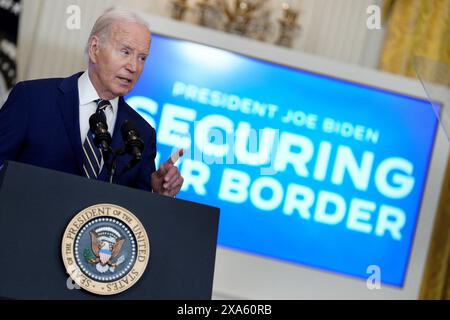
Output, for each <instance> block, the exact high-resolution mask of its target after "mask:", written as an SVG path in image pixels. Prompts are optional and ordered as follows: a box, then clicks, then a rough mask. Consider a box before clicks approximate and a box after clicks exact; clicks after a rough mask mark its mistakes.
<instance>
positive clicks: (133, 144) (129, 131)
mask: <svg viewBox="0 0 450 320" xmlns="http://www.w3.org/2000/svg"><path fill="white" fill-rule="evenodd" d="M120 131H121V133H122V139H123V141H124V143H125V151H126V152H127V153H128V154H130V155H132V156H133V158H134V160H137V161H139V160H141V159H142V151H143V150H144V142H143V141H142V139H141V138H140V135H139V131H138V130H137V128H136V126H135V124H134V123H133V122H132V121H128V120H125V122H124V123H123V124H122V127H121V128H120Z"/></svg>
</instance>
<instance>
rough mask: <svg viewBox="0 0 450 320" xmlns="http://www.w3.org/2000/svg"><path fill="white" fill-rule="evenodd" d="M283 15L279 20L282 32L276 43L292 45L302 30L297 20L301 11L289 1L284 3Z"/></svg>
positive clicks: (286, 45)
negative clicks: (294, 7)
mask: <svg viewBox="0 0 450 320" xmlns="http://www.w3.org/2000/svg"><path fill="white" fill-rule="evenodd" d="M282 9H283V16H282V18H281V19H279V20H278V22H279V24H280V33H279V36H278V39H277V40H276V42H275V44H277V45H281V46H285V47H292V45H293V42H294V39H295V37H296V36H297V35H298V33H299V30H300V24H299V23H298V22H297V18H298V16H299V13H300V11H299V10H295V9H293V8H292V7H291V6H290V5H289V4H288V3H286V2H284V3H283V4H282Z"/></svg>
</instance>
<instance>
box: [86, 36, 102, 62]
mask: <svg viewBox="0 0 450 320" xmlns="http://www.w3.org/2000/svg"><path fill="white" fill-rule="evenodd" d="M99 40H100V39H99V38H98V37H97V36H92V37H91V41H89V49H88V55H89V60H91V61H92V62H93V63H97V57H98V53H99V50H100V46H99Z"/></svg>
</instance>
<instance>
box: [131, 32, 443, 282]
mask: <svg viewBox="0 0 450 320" xmlns="http://www.w3.org/2000/svg"><path fill="white" fill-rule="evenodd" d="M126 100H127V102H128V103H129V104H130V105H131V106H132V107H133V108H134V109H135V110H137V111H138V112H139V113H140V114H141V115H142V116H143V117H144V118H145V119H146V120H147V121H148V122H149V123H150V124H151V125H152V126H154V127H155V129H156V131H157V138H158V157H157V165H158V163H159V161H160V160H166V159H167V158H169V156H170V154H171V153H172V152H173V151H174V150H176V149H177V148H184V149H185V156H184V157H183V159H182V161H181V162H180V164H179V168H180V171H181V173H182V175H183V177H184V179H185V181H184V185H183V188H182V191H181V192H180V194H179V198H182V199H186V200H190V201H195V202H199V203H204V204H208V205H212V206H215V207H219V208H220V209H221V215H220V226H219V239H218V244H219V245H221V246H224V247H227V248H232V249H235V250H239V251H244V252H248V253H251V254H256V255H260V256H264V257H270V258H274V259H279V260H281V261H287V262H290V263H295V264H299V265H302V266H307V267H311V268H316V269H320V270H324V271H329V272H334V273H338V274H341V275H346V276H351V277H356V278H360V279H367V277H368V273H367V270H368V268H370V267H371V266H376V267H379V270H380V271H381V282H382V283H384V284H388V285H392V286H397V287H402V286H403V282H404V279H405V275H406V271H407V266H408V260H409V255H410V252H411V247H412V243H413V238H414V233H415V228H416V224H417V220H418V215H419V211H420V206H421V201H422V195H423V192H424V187H425V181H426V177H427V171H428V167H429V162H430V157H431V153H432V148H433V143H434V139H435V134H436V128H437V120H436V118H435V116H434V113H433V110H432V108H431V107H430V105H429V103H428V102H427V101H424V100H420V99H416V98H412V97H408V96H404V95H400V94H396V93H392V92H388V91H383V90H380V89H376V88H371V87H368V86H364V85H360V84H356V83H351V82H347V81H343V80H338V79H335V78H331V77H327V76H324V75H318V74H314V73H310V72H306V71H302V70H297V69H293V68H289V67H285V66H281V65H277V64H274V63H270V62H267V61H261V60H258V59H254V58H249V57H246V56H243V55H240V54H236V53H233V52H229V51H226V50H221V49H217V48H212V47H208V46H206V45H200V44H197V43H193V42H189V41H184V40H178V39H173V38H168V37H163V36H160V35H153V40H152V48H151V52H150V57H149V59H148V61H147V63H146V66H145V70H144V72H143V73H142V76H141V79H140V80H139V82H138V83H137V84H136V86H135V88H134V89H133V91H132V92H131V93H130V94H129V95H128V96H127V99H126Z"/></svg>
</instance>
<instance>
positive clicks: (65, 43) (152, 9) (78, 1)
mask: <svg viewBox="0 0 450 320" xmlns="http://www.w3.org/2000/svg"><path fill="white" fill-rule="evenodd" d="M192 1H194V0H191V2H192ZM270 1H271V3H270V6H271V7H272V8H274V14H273V16H272V19H273V21H274V23H276V19H278V18H279V17H280V16H281V8H280V6H281V3H282V2H283V0H270ZM290 1H291V2H295V1H300V2H299V3H301V6H300V7H301V10H302V12H303V13H302V15H301V17H300V23H301V25H302V30H301V32H300V35H299V37H298V39H297V40H296V42H295V44H294V49H295V50H302V51H305V52H308V53H312V54H317V55H320V56H325V57H328V58H332V59H336V60H339V61H342V62H348V63H352V64H357V65H362V66H366V67H370V68H376V67H377V64H378V56H379V52H380V48H381V43H382V40H383V33H384V31H383V30H372V31H371V30H368V29H367V27H366V19H367V13H366V9H367V6H368V5H369V4H371V3H377V4H379V3H381V1H382V0H290ZM70 5H78V6H79V7H80V9H81V28H80V29H79V30H69V29H68V28H67V27H66V21H67V19H68V17H69V14H67V13H66V10H67V8H68V6H70ZM114 5H118V6H122V7H128V8H134V9H136V10H139V11H141V12H144V13H145V12H148V13H153V14H159V15H166V16H168V15H169V11H170V9H169V7H170V4H169V0H148V1H142V0H23V14H22V17H21V21H20V30H19V49H18V71H19V80H24V79H35V78H44V77H55V76H67V75H70V74H72V73H75V72H77V71H79V70H82V69H84V68H85V63H84V59H83V49H84V45H85V43H86V39H87V37H88V35H89V32H90V29H91V27H92V25H93V23H94V21H95V19H96V18H97V17H98V16H99V15H100V14H101V13H102V12H103V11H104V10H105V9H107V8H109V7H111V6H114ZM188 18H189V16H188Z"/></svg>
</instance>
